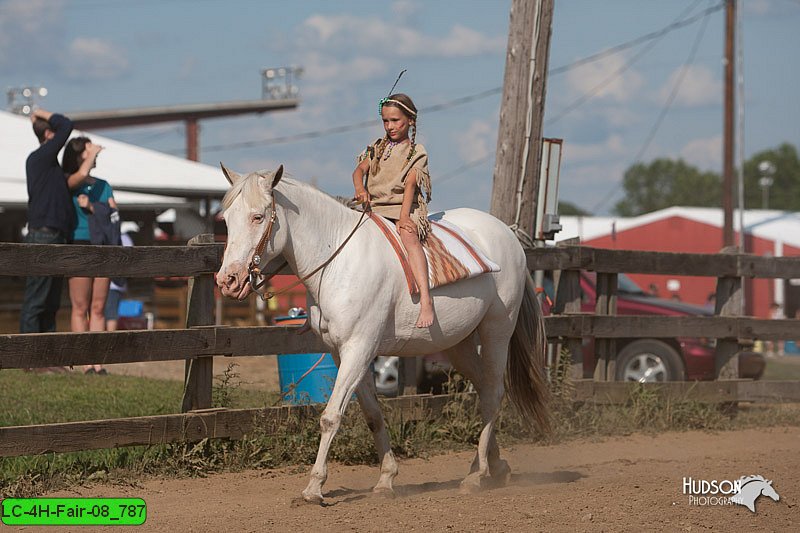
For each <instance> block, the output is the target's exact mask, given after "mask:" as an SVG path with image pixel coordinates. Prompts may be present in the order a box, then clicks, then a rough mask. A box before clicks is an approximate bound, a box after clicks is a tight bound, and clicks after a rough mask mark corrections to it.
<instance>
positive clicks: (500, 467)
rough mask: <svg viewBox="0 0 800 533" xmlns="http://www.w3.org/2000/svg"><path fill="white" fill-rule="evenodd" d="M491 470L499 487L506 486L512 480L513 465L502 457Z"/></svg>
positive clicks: (493, 480) (494, 481) (493, 478)
mask: <svg viewBox="0 0 800 533" xmlns="http://www.w3.org/2000/svg"><path fill="white" fill-rule="evenodd" d="M490 472H491V476H492V482H493V483H494V484H495V485H496V486H498V487H504V486H506V485H508V483H509V482H510V481H511V467H510V466H508V463H507V462H506V461H504V460H502V459H501V460H500V461H498V462H497V463H496V464H495V465H494V467H492V468H490Z"/></svg>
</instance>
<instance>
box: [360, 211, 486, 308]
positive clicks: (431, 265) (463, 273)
mask: <svg viewBox="0 0 800 533" xmlns="http://www.w3.org/2000/svg"><path fill="white" fill-rule="evenodd" d="M370 218H371V219H372V220H373V221H374V222H375V223H376V224H377V225H378V227H379V228H380V229H381V231H382V232H383V234H384V235H385V236H386V238H387V239H388V240H389V243H390V244H391V245H392V248H393V249H394V251H395V253H396V254H397V257H398V259H400V265H401V266H402V267H403V272H404V273H405V276H406V282H407V283H408V292H409V293H411V294H417V293H419V287H417V282H416V280H415V279H414V273H413V272H412V270H411V265H410V263H409V262H408V256H407V255H406V250H405V248H404V247H403V243H402V241H401V240H400V235H398V233H397V228H396V227H395V225H394V222H392V221H390V220H387V219H385V218H383V217H382V216H380V215H376V214H374V213H371V214H370ZM429 219H430V221H431V231H430V233H428V237H427V239H425V244H424V245H423V248H424V250H425V257H426V258H427V259H428V281H429V284H430V288H431V289H433V288H435V287H441V286H442V285H447V284H448V283H453V282H456V281H458V280H461V279H469V278H474V277H475V276H478V275H480V274H484V273H486V272H499V271H500V267H499V266H498V265H497V264H495V263H493V262H492V261H491V260H490V259H489V258H488V257H486V255H484V254H483V252H481V251H480V250H479V249H478V248H477V246H475V245H474V244H472V242H470V240H469V239H468V238H467V236H466V235H464V233H463V232H462V231H461V229H459V228H458V226H455V225H453V224H451V223H449V222H447V221H445V220H441V219H439V218H438V217H436V215H434V216H433V217H430V218H429Z"/></svg>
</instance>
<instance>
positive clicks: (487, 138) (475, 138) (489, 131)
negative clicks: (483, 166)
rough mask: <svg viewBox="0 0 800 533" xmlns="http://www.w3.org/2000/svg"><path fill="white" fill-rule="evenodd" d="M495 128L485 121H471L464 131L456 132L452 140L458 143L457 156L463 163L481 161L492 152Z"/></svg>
mask: <svg viewBox="0 0 800 533" xmlns="http://www.w3.org/2000/svg"><path fill="white" fill-rule="evenodd" d="M496 136H497V130H496V126H494V125H492V124H490V123H489V122H487V121H485V120H473V121H472V123H471V124H470V125H469V127H468V128H467V129H466V131H463V132H458V133H457V134H454V135H453V138H454V139H455V141H456V142H457V143H458V144H457V147H458V148H457V150H458V155H460V156H461V159H463V160H464V162H465V163H469V162H471V161H475V160H477V159H482V158H484V157H486V156H487V155H489V153H490V152H491V151H493V150H494V143H495V142H496Z"/></svg>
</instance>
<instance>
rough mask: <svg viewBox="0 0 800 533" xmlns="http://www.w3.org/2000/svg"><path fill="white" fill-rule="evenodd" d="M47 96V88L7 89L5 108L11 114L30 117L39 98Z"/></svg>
mask: <svg viewBox="0 0 800 533" xmlns="http://www.w3.org/2000/svg"><path fill="white" fill-rule="evenodd" d="M45 96H47V87H33V86H26V87H9V88H8V89H7V90H6V98H7V102H8V104H7V107H8V110H9V111H11V112H12V113H17V114H19V115H30V114H31V113H33V110H34V109H35V108H36V102H37V100H38V99H39V98H44V97H45Z"/></svg>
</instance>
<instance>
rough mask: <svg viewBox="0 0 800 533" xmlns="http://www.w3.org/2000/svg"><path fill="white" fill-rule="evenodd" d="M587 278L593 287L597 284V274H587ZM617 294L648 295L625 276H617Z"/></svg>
mask: <svg viewBox="0 0 800 533" xmlns="http://www.w3.org/2000/svg"><path fill="white" fill-rule="evenodd" d="M586 277H587V278H589V280H591V282H592V284H593V285H596V284H597V273H595V272H586ZM617 292H624V293H626V294H647V293H646V292H644V291H643V290H642V288H641V287H639V286H638V285H637V284H636V282H635V281H633V280H632V279H631V278H629V277H628V276H626V275H625V274H617Z"/></svg>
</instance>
